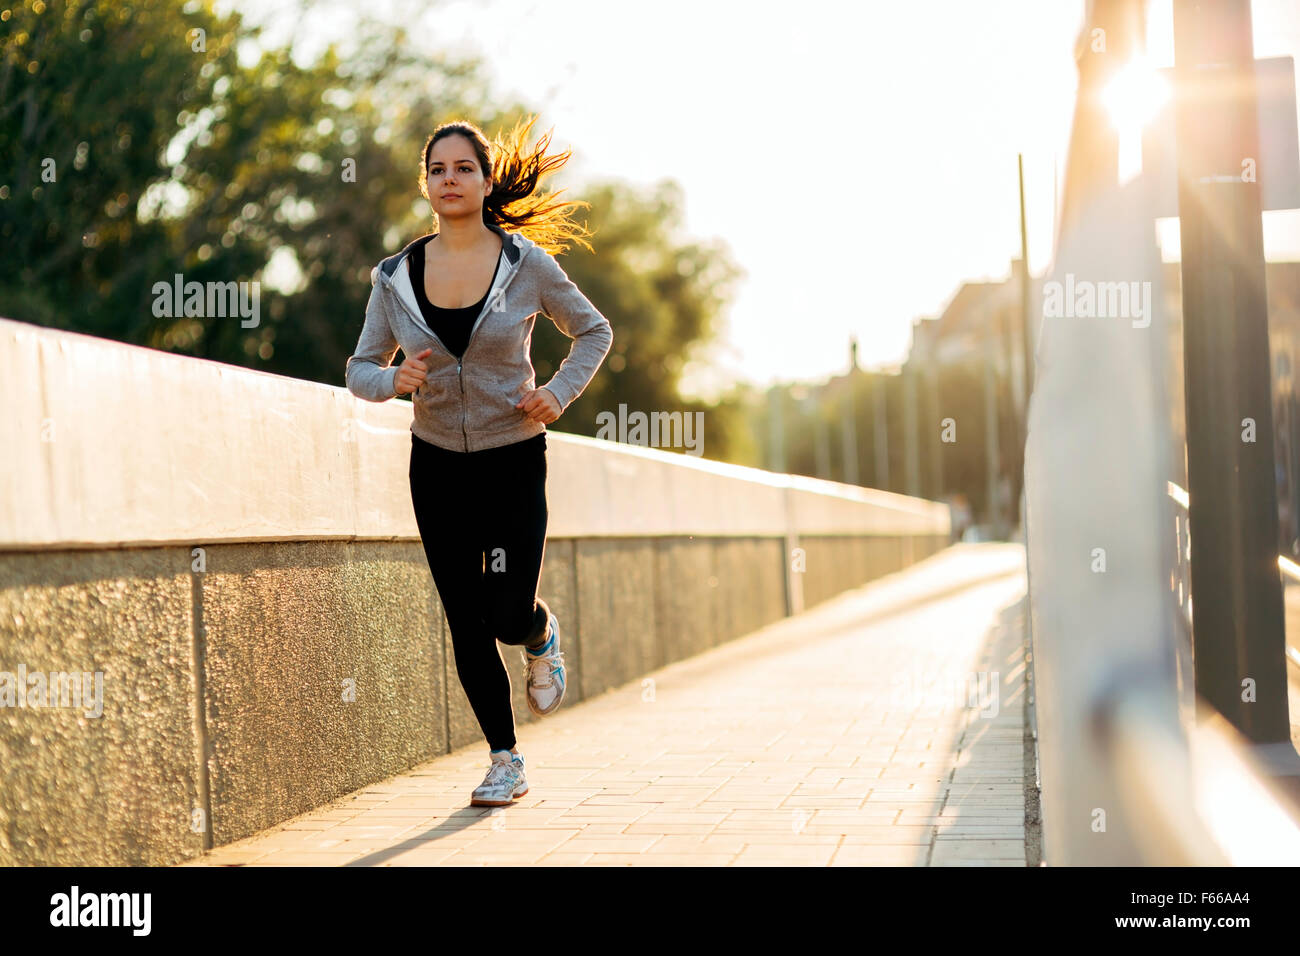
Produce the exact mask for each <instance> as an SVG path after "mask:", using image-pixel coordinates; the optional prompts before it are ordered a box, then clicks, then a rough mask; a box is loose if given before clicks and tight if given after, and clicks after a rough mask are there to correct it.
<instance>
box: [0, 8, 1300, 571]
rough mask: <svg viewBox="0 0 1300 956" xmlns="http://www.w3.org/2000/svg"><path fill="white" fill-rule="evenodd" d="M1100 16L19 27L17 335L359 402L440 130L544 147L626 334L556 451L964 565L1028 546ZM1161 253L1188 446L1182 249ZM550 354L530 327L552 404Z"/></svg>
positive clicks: (6, 69)
mask: <svg viewBox="0 0 1300 956" xmlns="http://www.w3.org/2000/svg"><path fill="white" fill-rule="evenodd" d="M1252 12H1253V20H1254V34H1255V53H1256V56H1259V57H1266V56H1281V55H1295V54H1296V53H1297V52H1300V8H1297V5H1296V4H1294V3H1293V2H1290V0H1257V2H1255V3H1254V4H1253V5H1252ZM1084 13H1085V5H1084V3H1083V0H1063V2H1055V3H1050V4H1045V3H1041V2H1035V0H1001V2H988V3H979V4H952V3H943V2H937V0H935V2H918V3H910V4H885V3H870V4H861V5H856V6H854V7H853V8H851V9H850V8H848V7H845V6H844V5H842V4H836V3H818V2H814V3H810V4H807V5H804V6H802V7H800V8H799V11H798V14H797V16H796V15H792V13H791V11H790V9H789V8H788V7H786V6H784V5H781V6H778V5H767V6H765V5H762V4H756V5H748V6H747V7H746V8H745V15H744V17H743V18H741V17H738V16H736V15H735V12H734V11H733V10H732V9H731V8H730V7H728V6H727V5H724V4H718V5H713V6H703V7H701V6H700V5H697V4H686V3H675V2H670V3H665V4H661V5H657V6H656V7H655V10H654V15H653V16H651V17H645V18H642V19H641V20H638V21H637V22H635V23H633V22H631V21H628V20H625V19H619V16H620V13H619V12H618V11H616V10H615V9H613V8H612V7H611V6H610V5H607V4H599V3H595V2H564V3H548V4H545V5H543V4H539V3H507V2H497V0H489V2H480V3H463V2H434V3H419V4H415V3H404V2H393V0H385V2H373V3H368V4H365V5H364V6H362V7H359V6H357V5H354V4H347V3H333V2H317V3H265V2H258V3H209V2H188V3H179V2H174V0H144V2H133V3H129V4H128V3H119V2H109V0H105V2H68V3H54V4H46V3H43V2H40V0H36V2H25V3H22V4H14V5H11V6H10V7H8V8H6V9H4V10H3V12H2V13H0V49H2V50H3V68H2V71H0V157H2V159H0V243H2V244H3V250H4V261H5V264H6V268H5V269H4V270H3V271H2V272H0V315H4V316H6V317H10V318H16V319H19V320H22V321H26V322H32V323H36V324H39V325H44V326H50V327H56V328H63V329H70V330H74V331H80V332H86V333H90V334H93V335H97V336H102V337H106V338H110V339H115V340H118V341H122V342H129V343H134V344H138V345H145V346H149V347H151V348H157V349H163V350H167V351H172V352H177V353H181V354H185V355H192V356H199V357H203V358H208V359H215V360H217V361H221V362H228V363H233V364H237V365H242V366H247V367H250V368H255V369H260V370H264V371H268V372H274V373H278V374H282V375H290V376H295V377H298V378H303V379H310V380H313V381H318V382H323V383H327V384H330V385H342V384H343V370H344V363H345V361H346V359H347V357H348V355H349V354H351V351H352V349H353V347H354V346H355V343H356V339H357V335H358V333H359V330H360V327H361V322H362V317H363V313H364V307H365V302H366V299H367V297H368V295H369V291H370V287H369V282H368V276H369V273H370V269H371V268H372V266H373V265H374V264H375V263H376V262H377V261H378V260H379V259H380V258H381V257H383V256H385V255H389V254H391V253H392V252H394V251H396V250H398V249H400V248H401V247H402V246H404V245H405V244H406V243H408V242H409V241H411V240H412V239H413V238H415V237H417V236H419V235H422V234H425V233H427V232H429V231H431V229H432V228H433V227H432V223H431V215H430V212H429V209H428V206H427V203H426V202H425V200H423V198H422V197H421V196H420V195H419V192H418V189H417V186H416V176H417V173H418V156H419V153H420V148H421V146H422V144H423V142H424V140H425V139H426V138H427V136H428V135H429V134H430V133H431V132H432V130H433V129H434V128H435V126H437V125H438V124H439V123H442V122H446V121H449V120H452V119H457V118H467V119H470V120H471V121H473V122H475V123H477V124H479V125H480V126H481V127H482V128H483V129H484V130H485V131H486V132H487V133H488V135H489V136H492V135H494V134H495V133H497V132H498V131H500V130H503V129H507V128H509V127H510V126H512V125H513V124H514V123H515V121H516V120H518V119H520V118H524V117H527V116H530V115H533V114H536V115H537V116H538V117H539V122H538V124H537V126H536V130H537V131H539V132H540V131H544V130H547V129H553V130H554V135H553V140H552V143H553V148H554V149H556V150H559V149H565V148H571V149H572V150H573V152H574V156H573V159H572V160H571V161H570V163H569V164H568V166H567V167H565V169H564V170H562V172H561V173H560V174H559V175H558V176H556V177H555V178H554V179H553V180H552V181H551V182H550V183H549V186H548V188H562V189H564V190H566V193H565V195H566V196H567V197H568V198H571V199H581V200H583V201H585V202H588V203H590V204H591V206H590V209H589V210H588V211H587V212H585V213H580V214H579V218H580V219H584V218H585V221H586V222H587V224H588V226H589V228H590V229H591V230H592V231H593V233H594V234H595V237H594V239H593V245H594V248H595V251H594V252H587V251H586V250H583V249H581V248H574V249H573V250H571V251H570V252H569V253H568V254H566V255H565V256H564V257H563V258H562V260H561V261H562V262H563V264H564V266H565V268H566V270H567V271H568V272H569V274H570V275H571V276H572V277H573V278H574V280H575V281H576V282H577V284H578V285H579V287H580V288H582V289H583V291H584V292H585V293H586V294H587V295H588V297H589V298H590V299H591V300H592V301H593V302H594V303H595V304H596V306H597V307H598V308H599V309H600V310H601V311H602V312H603V313H604V314H605V315H606V316H608V317H609V319H610V320H611V322H612V323H613V324H614V326H615V327H616V330H617V334H616V336H615V342H614V348H613V351H612V352H611V354H610V355H609V357H608V359H607V362H606V364H605V366H604V367H603V368H602V370H601V372H600V373H599V374H598V375H597V376H596V378H595V380H594V381H593V382H592V384H591V386H590V388H589V389H588V390H587V392H586V393H585V394H584V395H583V396H582V397H581V398H580V399H579V400H578V401H577V402H575V403H574V405H573V406H572V407H571V408H570V409H569V410H568V411H567V412H566V414H565V416H564V419H563V421H562V422H560V423H558V427H559V428H560V430H563V431H568V432H573V433H578V434H588V435H591V434H595V431H596V428H597V422H596V415H597V412H598V411H599V410H602V409H606V410H608V409H615V408H617V407H618V406H619V404H620V403H625V404H626V406H627V408H628V409H629V410H642V411H645V412H650V411H654V410H665V411H681V412H690V411H703V412H705V413H706V414H705V418H704V435H703V446H702V447H703V455H704V456H705V457H707V458H711V459H715V460H722V461H729V462H735V463H740V464H747V465H756V466H759V467H763V468H768V469H771V470H774V471H779V472H792V473H796V474H803V475H810V476H815V477H822V478H829V479H833V480H836V481H841V482H847V483H850V484H861V485H867V486H871V487H875V488H881V489H887V490H892V491H898V492H902V493H905V494H909V495H914V496H921V497H925V498H929V499H933V500H940V501H944V502H947V503H948V504H950V505H951V506H952V508H953V519H954V537H963V536H964V537H966V538H967V539H981V538H990V537H994V538H1005V537H1008V536H1013V535H1014V534H1015V533H1016V531H1015V529H1016V525H1017V524H1018V519H1017V511H1018V508H1017V506H1016V504H1015V503H1016V502H1017V501H1018V500H1019V497H1020V492H1021V478H1020V476H1021V474H1022V468H1023V462H1022V461H1021V460H1020V459H1021V457H1022V453H1021V449H1022V447H1023V432H1024V421H1025V416H1026V408H1025V406H1026V401H1027V391H1028V390H1027V388H1026V383H1025V382H1024V380H1023V377H1024V370H1023V363H1022V361H1021V360H1020V359H1021V352H1022V350H1023V340H1022V339H1021V338H1020V336H1021V331H1022V312H1021V310H1022V308H1023V305H1024V299H1023V294H1024V287H1023V286H1022V279H1023V278H1024V273H1025V271H1026V269H1028V273H1029V283H1030V291H1029V294H1030V296H1031V298H1032V299H1033V301H1038V296H1039V295H1041V291H1040V288H1039V285H1038V283H1039V282H1040V280H1041V276H1042V275H1043V274H1044V272H1045V271H1046V269H1047V267H1048V264H1049V260H1050V259H1051V257H1052V253H1053V241H1054V235H1055V234H1056V232H1057V225H1058V223H1057V220H1058V208H1059V205H1060V195H1061V193H1062V191H1063V188H1064V187H1063V180H1064V175H1065V172H1064V157H1065V153H1066V149H1067V145H1068V140H1069V134H1070V120H1071V111H1072V107H1073V104H1074V102H1075V99H1076V96H1077V88H1078V71H1077V69H1076V66H1075V62H1074V60H1075V56H1074V53H1073V51H1074V50H1075V47H1076V44H1077V43H1078V42H1079V36H1080V29H1081V26H1082V24H1083V17H1084ZM1171 24H1172V12H1171V3H1170V2H1169V0H1164V2H1160V0H1156V2H1152V3H1150V4H1147V5H1146V19H1145V22H1144V24H1143V25H1142V28H1141V29H1142V30H1143V31H1144V32H1145V37H1142V38H1140V39H1141V40H1143V41H1144V45H1145V59H1146V64H1147V66H1148V67H1149V68H1151V69H1154V68H1159V67H1167V66H1170V65H1172V62H1173V43H1172V26H1171ZM686 26H689V29H685V27H686ZM724 40H725V42H723V41H724ZM724 51H725V52H724ZM890 91H893V92H890ZM1144 92H1145V90H1144V89H1141V88H1139V89H1138V90H1137V93H1139V94H1140V93H1144ZM1147 99H1149V97H1147V98H1144V97H1143V96H1141V95H1135V93H1134V91H1133V90H1132V89H1125V88H1124V87H1122V86H1121V87H1120V88H1119V91H1118V93H1117V94H1116V95H1114V96H1112V97H1111V98H1110V99H1109V100H1108V103H1109V104H1110V108H1111V112H1112V119H1113V120H1114V122H1115V123H1116V125H1117V127H1118V126H1120V125H1124V124H1127V125H1128V126H1129V127H1130V128H1138V127H1140V124H1141V123H1142V122H1144V121H1145V120H1146V119H1147V118H1148V117H1149V113H1150V109H1151V108H1152V107H1151V106H1150V104H1148V103H1147ZM32 156H37V157H42V158H43V159H47V160H52V163H33V162H29V161H28V159H29V158H30V157H32ZM1121 159H1123V157H1121ZM19 160H21V161H19ZM46 168H52V169H53V170H54V173H53V175H55V176H56V177H57V179H56V180H55V182H57V188H55V185H54V183H51V182H45V181H43V180H42V176H43V170H45V169H46ZM1022 210H1023V224H1024V234H1023V236H1022V232H1021V226H1022ZM1157 226H1158V234H1159V240H1160V248H1161V254H1162V256H1163V259H1164V262H1165V268H1166V270H1167V276H1166V281H1165V282H1164V284H1163V286H1164V290H1165V291H1164V295H1163V296H1162V301H1160V302H1159V303H1158V307H1159V308H1161V309H1163V310H1165V311H1166V313H1167V315H1168V317H1169V322H1167V323H1164V324H1163V325H1162V328H1167V329H1169V334H1170V341H1169V350H1170V356H1171V358H1172V359H1173V361H1171V363H1170V372H1171V374H1170V385H1169V387H1170V396H1169V407H1170V411H1171V414H1172V415H1173V417H1174V420H1173V422H1172V427H1173V429H1174V437H1173V440H1174V442H1175V444H1177V443H1178V442H1180V441H1181V434H1182V424H1181V421H1182V414H1183V397H1182V391H1181V361H1180V360H1179V358H1178V357H1179V356H1180V354H1181V341H1180V340H1179V334H1180V328H1181V321H1180V316H1181V308H1180V301H1179V283H1178V272H1179V269H1178V264H1177V263H1178V258H1179V255H1178V230H1177V220H1176V219H1172V218H1166V219H1160V220H1158V221H1157ZM1264 237H1265V253H1266V258H1267V259H1268V266H1267V269H1268V271H1267V289H1268V306H1269V322H1270V327H1271V330H1272V349H1273V352H1274V357H1275V363H1274V370H1273V371H1274V379H1275V381H1274V389H1275V394H1276V402H1277V409H1276V414H1275V419H1276V425H1277V427H1276V436H1275V440H1276V442H1277V452H1278V453H1277V461H1278V463H1279V464H1278V491H1279V511H1280V514H1279V531H1278V535H1279V546H1280V550H1281V551H1282V552H1283V553H1290V554H1294V553H1297V548H1298V547H1300V546H1298V545H1297V537H1298V536H1300V508H1298V507H1297V505H1296V501H1297V488H1298V482H1297V471H1298V470H1300V469H1298V468H1297V465H1300V441H1297V436H1300V423H1298V422H1297V419H1298V418H1300V416H1298V415H1297V404H1296V397H1295V385H1294V380H1295V373H1294V370H1295V369H1296V368H1297V361H1300V355H1297V342H1298V341H1300V261H1298V260H1300V211H1297V210H1269V211H1265V212H1264ZM1026 253H1027V255H1026ZM1026 258H1027V259H1028V265H1027V266H1026V261H1025V260H1026ZM174 273H183V274H184V275H185V277H186V279H187V281H188V280H197V281H200V282H202V281H208V280H214V281H230V280H232V279H234V280H241V281H242V280H249V279H256V280H259V281H260V282H261V289H262V313H263V319H262V321H261V322H260V324H259V325H258V326H257V327H256V328H247V329H246V328H242V327H241V325H240V323H238V322H234V321H220V320H218V321H212V320H207V319H196V318H186V317H180V318H167V317H157V316H155V315H154V314H153V312H152V309H151V303H152V300H153V292H152V286H153V285H154V283H155V282H157V281H159V280H164V281H169V280H170V277H171V276H172V275H173V274H174ZM864 288H865V289H866V290H867V294H866V295H864V294H863V290H864ZM568 344H569V343H568V341H567V340H566V339H565V338H564V337H563V336H562V335H561V334H560V333H559V332H558V331H557V330H556V329H555V328H554V327H553V326H552V325H551V324H550V323H549V322H545V321H542V322H539V323H538V324H537V327H536V334H535V339H534V363H535V365H536V368H537V372H538V377H539V380H545V378H547V377H549V376H550V375H551V374H552V373H553V371H554V369H555V368H556V367H557V365H558V363H559V362H560V361H561V360H562V358H563V356H564V355H565V354H566V352H567V349H568ZM398 361H400V357H399V359H398ZM959 412H960V413H961V415H960V418H961V422H960V427H959V428H951V427H947V426H946V424H945V423H946V422H948V421H951V420H952V419H954V418H955V417H956V416H957V415H958V413H959ZM945 429H946V430H945ZM665 450H668V451H674V450H676V451H681V450H683V449H680V448H677V449H674V448H672V447H666V448H665ZM1171 461H1172V469H1173V473H1172V474H1171V480H1174V481H1175V482H1178V483H1180V484H1185V483H1186V480H1185V472H1184V471H1183V468H1184V466H1183V464H1182V456H1181V454H1179V453H1175V454H1173V455H1171Z"/></svg>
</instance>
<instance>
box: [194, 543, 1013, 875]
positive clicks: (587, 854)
mask: <svg viewBox="0 0 1300 956" xmlns="http://www.w3.org/2000/svg"><path fill="white" fill-rule="evenodd" d="M1024 591H1025V576H1024V552H1023V549H1022V548H1021V547H1020V546H1019V545H1014V544H1010V545H1008V544H976V545H958V546H956V547H953V548H950V549H948V550H947V551H945V552H943V553H942V554H939V555H935V556H933V557H931V558H930V559H928V560H927V561H924V562H922V563H921V564H919V565H916V566H915V567H913V568H910V569H908V570H906V571H903V572H900V573H898V574H894V575H890V576H889V577H888V578H884V579H881V580H880V581H876V582H872V583H871V584H868V585H864V586H862V587H860V588H857V589H855V590H853V591H850V592H847V593H846V594H843V595H840V596H839V597H836V598H834V599H832V600H831V601H828V602H826V603H825V604H823V605H821V606H819V607H816V608H813V609H812V610H810V611H807V612H805V613H804V614H801V615H799V616H797V617H794V618H788V619H786V620H783V621H779V622H776V623H774V624H772V625H769V626H768V627H765V628H763V629H762V630H760V631H756V632H755V633H753V634H751V635H748V636H746V637H744V638H741V639H738V640H736V641H733V642H730V643H729V644H727V645H725V646H723V647H719V648H715V649H713V650H711V651H709V652H707V653H705V654H702V655H699V656H697V657H694V658H691V659H690V660H686V661H680V662H678V663H676V664H673V665H671V666H669V667H666V668H664V669H662V670H660V671H657V672H655V673H654V674H652V675H650V676H649V677H647V678H646V679H644V680H643V681H641V682H639V683H636V684H631V685H628V686H626V687H623V688H620V689H617V690H614V691H611V692H609V693H607V694H604V695H602V696H600V697H598V698H596V699H594V700H590V701H585V702H583V703H580V704H575V705H573V706H566V707H563V708H561V709H560V710H559V711H557V712H556V713H555V714H554V715H553V716H551V717H549V718H547V719H546V720H544V721H541V722H538V723H534V724H528V725H524V726H522V727H521V728H520V734H519V750H520V752H521V753H523V754H524V755H525V757H526V758H527V760H528V780H529V785H530V787H531V790H530V791H529V793H528V794H527V795H525V796H524V797H523V798H521V799H520V800H518V801H517V802H516V803H515V804H514V805H513V806H510V807H505V808H480V807H470V806H469V796H470V791H471V790H473V788H474V787H475V786H477V785H478V783H479V782H480V781H481V780H482V778H483V774H484V773H485V772H486V769H487V747H486V745H478V746H474V747H469V748H464V749H462V750H459V751H457V752H455V753H453V754H448V755H446V756H443V757H439V758H437V759H435V760H432V761H430V762H428V763H426V764H422V765H421V766H419V767H417V768H416V769H414V770H412V771H410V772H408V773H404V774H402V775H400V776H398V777H394V778H392V779H390V780H387V781H384V782H382V783H379V784H375V785H374V786H370V787H366V788H365V789H364V790H361V791H358V792H357V793H355V794H352V795H349V796H347V797H344V798H341V799H339V800H337V801H335V802H334V803H332V804H330V805H328V806H326V807H322V808H321V809H319V810H316V811H313V812H311V813H307V814H304V815H303V816H300V817H297V818H295V819H293V820H290V821H287V822H286V823H284V824H281V825H280V826H278V827H275V828H274V829H271V830H268V831H266V832H264V833H261V834H258V835H256V836H253V837H250V838H248V839H246V840H242V841H239V842H237V843H232V844H228V845H226V846H223V847H218V848H217V849H216V850H214V851H213V852H211V853H208V854H207V855H205V856H204V857H202V858H201V859H198V860H193V861H190V862H189V863H187V864H184V865H187V866H192V865H259V866H260V865H287V866H302V865H321V866H337V865H352V866H407V865H420V866H427V865H436V864H452V865H494V864H510V865H516V864H531V863H540V864H544V865H560V864H586V865H592V864H633V865H659V866H665V865H677V866H682V865H732V864H734V865H753V864H758V865H772V864H777V865H788V864H793V865H810V866H824V865H828V864H829V865H833V866H860V865H882V864H883V865H904V866H912V865H915V866H927V865H928V866H940V865H997V866H1024V865H1025V829H1024V816H1025V813H1024V791H1023V786H1024V779H1025V769H1024V767H1025V765H1024V742H1023V732H1024V731H1023V725H1024V711H1023V705H1024V701H1025V683H1024V678H1025V663H1024V648H1023V638H1022V636H1021V635H1022V631H1021V629H1020V628H1021V623H1020V620H1019V615H1018V612H1019V611H1020V609H1021V607H1022V606H1023V605H1017V602H1018V601H1019V599H1020V598H1021V597H1022V596H1023V595H1024ZM511 678H512V680H517V679H519V678H518V675H516V674H514V672H513V670H512V673H511Z"/></svg>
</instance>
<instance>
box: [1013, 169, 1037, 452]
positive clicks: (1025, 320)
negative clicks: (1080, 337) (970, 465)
mask: <svg viewBox="0 0 1300 956" xmlns="http://www.w3.org/2000/svg"><path fill="white" fill-rule="evenodd" d="M1016 165H1017V166H1018V167H1019V169H1020V265H1021V267H1022V268H1021V270H1020V326H1021V327H1020V344H1021V345H1022V346H1023V351H1024V364H1025V372H1024V375H1025V408H1026V414H1025V415H1024V416H1023V417H1022V419H1021V422H1022V424H1025V423H1027V422H1028V420H1029V415H1028V413H1027V410H1028V408H1029V396H1030V395H1032V394H1033V393H1034V325H1033V304H1032V303H1031V302H1030V301H1029V299H1030V279H1029V230H1028V228H1027V227H1026V225H1025V155H1024V153H1017V154H1016ZM1024 437H1025V436H1024V434H1023V433H1022V434H1021V436H1020V438H1021V440H1022V441H1023V440H1024Z"/></svg>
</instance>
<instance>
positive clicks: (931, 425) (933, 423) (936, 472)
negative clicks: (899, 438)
mask: <svg viewBox="0 0 1300 956" xmlns="http://www.w3.org/2000/svg"><path fill="white" fill-rule="evenodd" d="M925 377H926V382H927V384H928V385H929V388H928V389H927V390H926V391H927V394H928V397H929V399H930V408H929V416H928V418H929V421H928V423H927V425H926V427H927V428H928V429H929V432H930V450H931V453H932V457H931V459H930V483H931V488H930V498H931V500H933V501H940V500H942V499H943V441H942V435H940V428H939V423H940V421H941V420H942V418H941V415H942V412H941V408H942V405H941V403H940V401H939V363H938V362H937V361H935V358H934V356H933V355H931V354H927V356H926V362H925Z"/></svg>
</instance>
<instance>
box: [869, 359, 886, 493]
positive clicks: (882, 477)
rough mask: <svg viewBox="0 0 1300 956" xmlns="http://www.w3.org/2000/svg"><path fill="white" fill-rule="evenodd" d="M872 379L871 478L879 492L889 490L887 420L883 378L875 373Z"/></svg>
mask: <svg viewBox="0 0 1300 956" xmlns="http://www.w3.org/2000/svg"><path fill="white" fill-rule="evenodd" d="M873 378H874V382H873V384H874V388H873V389H872V392H871V394H872V398H873V402H872V411H873V412H874V413H875V419H874V421H873V422H872V429H871V437H872V439H873V443H874V444H875V446H876V447H875V451H876V471H875V474H874V475H873V476H872V480H874V481H875V483H876V487H877V488H879V489H880V490H881V491H888V490H889V418H888V416H887V415H886V414H885V376H884V375H881V374H879V373H876V375H875V376H873Z"/></svg>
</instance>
